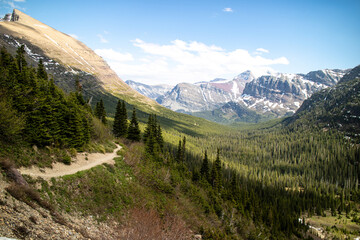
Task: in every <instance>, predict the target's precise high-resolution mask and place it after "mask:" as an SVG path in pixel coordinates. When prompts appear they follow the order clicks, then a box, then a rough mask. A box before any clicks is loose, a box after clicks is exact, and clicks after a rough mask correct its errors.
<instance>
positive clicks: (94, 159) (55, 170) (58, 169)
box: [19, 144, 121, 179]
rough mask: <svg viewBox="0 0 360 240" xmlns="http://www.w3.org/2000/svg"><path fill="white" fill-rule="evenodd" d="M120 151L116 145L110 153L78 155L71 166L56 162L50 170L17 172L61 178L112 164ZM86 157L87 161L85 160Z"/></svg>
mask: <svg viewBox="0 0 360 240" xmlns="http://www.w3.org/2000/svg"><path fill="white" fill-rule="evenodd" d="M120 149H121V146H120V145H117V144H116V149H115V150H114V151H113V152H112V153H105V154H103V153H89V154H87V156H86V154H85V153H78V154H77V156H76V157H75V158H73V159H72V161H73V162H72V163H71V165H65V164H63V163H59V162H56V163H54V164H53V165H52V168H44V169H40V168H38V167H31V168H24V167H22V168H20V169H19V171H20V173H21V174H27V175H30V176H32V177H42V178H44V179H50V178H52V177H61V176H65V175H70V174H74V173H77V172H79V171H83V170H87V169H90V168H93V167H95V166H97V165H101V164H103V163H109V164H114V163H115V161H114V158H115V157H117V154H116V152H117V151H118V150H120ZM86 157H87V158H88V160H86V159H85V158H86Z"/></svg>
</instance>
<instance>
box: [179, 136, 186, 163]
mask: <svg viewBox="0 0 360 240" xmlns="http://www.w3.org/2000/svg"><path fill="white" fill-rule="evenodd" d="M185 152H186V137H185V136H184V138H183V142H182V145H181V160H180V161H181V162H185V160H186V159H185V158H186V156H185Z"/></svg>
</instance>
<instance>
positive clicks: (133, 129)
mask: <svg viewBox="0 0 360 240" xmlns="http://www.w3.org/2000/svg"><path fill="white" fill-rule="evenodd" d="M140 134H141V132H140V128H139V122H138V120H137V117H136V109H135V108H133V112H132V116H131V121H130V125H129V128H128V132H127V139H129V140H131V141H137V142H138V141H140V139H141V135H140Z"/></svg>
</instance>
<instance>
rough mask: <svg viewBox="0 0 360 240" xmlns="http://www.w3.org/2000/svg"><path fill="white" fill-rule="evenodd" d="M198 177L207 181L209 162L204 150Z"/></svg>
mask: <svg viewBox="0 0 360 240" xmlns="http://www.w3.org/2000/svg"><path fill="white" fill-rule="evenodd" d="M200 175H201V177H202V178H204V179H206V180H209V160H208V156H207V151H206V150H205V154H204V159H203V162H202V165H201V169H200Z"/></svg>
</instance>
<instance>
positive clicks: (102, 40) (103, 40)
mask: <svg viewBox="0 0 360 240" xmlns="http://www.w3.org/2000/svg"><path fill="white" fill-rule="evenodd" d="M96 36H98V37H99V38H100V42H102V43H108V42H109V41H108V40H107V39H105V38H104V36H103V35H101V34H98V35H96Z"/></svg>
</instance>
